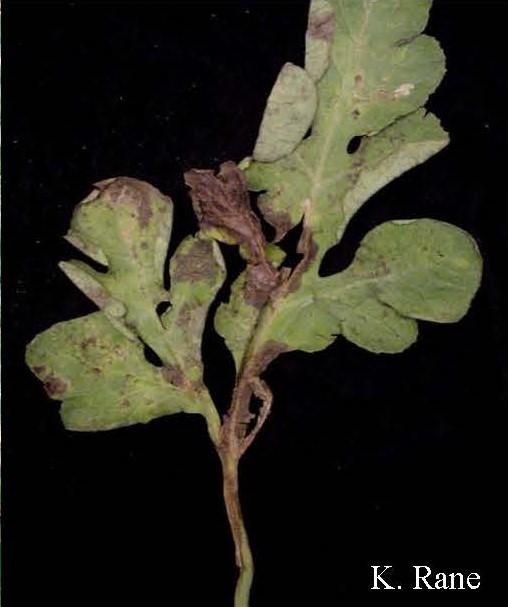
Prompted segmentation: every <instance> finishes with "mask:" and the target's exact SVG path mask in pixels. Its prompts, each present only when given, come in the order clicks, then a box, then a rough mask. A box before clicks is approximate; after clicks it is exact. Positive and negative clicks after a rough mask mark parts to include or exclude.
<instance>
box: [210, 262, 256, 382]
mask: <svg viewBox="0 0 508 607" xmlns="http://www.w3.org/2000/svg"><path fill="white" fill-rule="evenodd" d="M245 288H246V272H242V273H241V274H240V276H239V277H238V278H237V279H236V280H235V281H234V283H233V284H232V286H231V294H230V297H229V301H228V302H227V303H222V304H221V305H220V306H219V307H218V309H217V312H216V313H215V330H216V331H217V333H219V335H222V337H223V338H224V340H225V342H226V345H227V346H228V348H229V350H230V352H231V354H232V355H233V359H234V361H235V366H236V369H237V371H239V370H240V367H241V364H242V359H243V356H244V354H245V351H246V349H247V346H248V344H249V340H250V339H251V337H252V332H253V330H254V327H255V325H256V322H257V319H258V316H259V308H258V307H257V306H255V305H254V304H252V303H249V302H248V301H247V297H246V293H245Z"/></svg>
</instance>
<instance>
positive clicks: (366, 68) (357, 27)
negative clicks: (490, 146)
mask: <svg viewBox="0 0 508 607" xmlns="http://www.w3.org/2000/svg"><path fill="white" fill-rule="evenodd" d="M430 4H431V3H430V0H379V1H377V0H362V1H358V0H328V2H324V1H323V0H319V1H314V2H313V3H312V4H311V9H310V15H309V29H308V31H307V59H306V63H307V66H308V67H309V69H310V70H311V73H312V74H313V77H314V79H318V77H319V76H320V75H321V73H322V72H323V74H322V77H321V79H320V80H319V82H318V83H317V91H318V98H319V103H318V108H317V112H316V115H315V118H314V121H313V125H312V133H311V135H310V137H309V138H307V139H305V140H304V141H303V142H302V143H301V144H300V145H299V146H298V147H296V149H295V150H294V151H293V152H292V153H289V154H288V155H286V156H285V157H283V158H280V159H279V160H277V162H271V163H261V162H257V161H256V160H255V157H254V160H253V161H252V162H251V163H250V165H249V166H248V167H247V168H246V175H247V180H248V185H249V188H250V189H252V190H255V191H266V192H265V193H263V194H261V195H260V197H259V201H258V202H259V206H260V209H261V211H262V212H263V214H264V216H265V218H266V220H267V221H268V222H270V223H271V224H272V225H273V226H274V227H275V228H276V229H277V238H279V239H280V238H281V237H282V236H283V235H284V234H285V233H286V232H287V231H288V230H289V229H290V228H291V227H293V226H295V225H296V224H297V223H298V222H299V221H300V220H301V218H302V216H303V211H304V205H307V206H308V212H307V222H308V224H309V226H310V228H311V230H312V232H313V234H314V240H315V242H316V243H317V245H318V247H319V251H318V255H317V260H318V259H321V258H322V256H323V255H324V253H325V252H326V249H327V248H328V247H330V246H332V245H333V244H334V243H335V241H336V238H337V237H336V234H337V233H340V232H341V230H343V228H344V226H345V223H346V222H347V219H348V218H347V216H346V215H345V214H344V209H343V205H344V199H345V197H346V196H347V195H348V192H349V190H351V189H352V188H354V185H355V181H354V180H356V181H358V180H362V181H365V180H367V181H369V177H368V176H366V175H365V173H366V172H369V171H370V170H372V169H373V167H372V166H369V165H368V164H363V163H362V157H361V156H360V155H359V154H348V152H347V147H348V144H349V142H350V140H351V139H352V138H354V137H357V136H361V135H365V136H368V137H366V142H365V147H370V146H371V145H373V146H376V147H381V146H382V147H383V148H384V150H383V155H384V158H385V162H384V165H383V168H382V170H383V173H384V175H390V173H391V174H393V175H396V174H400V173H401V172H403V170H407V169H408V168H410V167H412V166H415V165H416V164H419V163H420V162H422V161H423V160H425V158H428V157H429V156H431V155H432V154H433V153H435V152H436V151H438V150H439V149H441V147H443V146H444V145H445V144H446V141H447V137H446V134H444V133H443V132H442V131H440V129H439V128H438V126H437V124H436V126H435V128H434V129H432V132H430V133H426V131H427V130H429V129H426V128H424V127H423V126H422V129H420V130H421V132H420V133H419V139H418V142H419V144H420V146H421V147H422V148H424V150H425V152H424V151H423V149H422V150H419V151H418V152H417V153H412V151H408V152H406V150H405V149H404V148H405V145H406V144H407V143H408V142H412V141H413V138H414V137H415V134H416V133H415V131H414V127H415V123H414V122H412V121H408V122H406V123H402V124H400V125H394V127H393V128H394V129H395V131H394V132H393V137H392V133H391V132H389V131H388V130H387V129H389V128H390V125H392V124H393V123H394V122H395V121H396V120H397V119H399V118H401V117H402V116H406V115H408V114H411V113H412V112H414V111H415V110H417V109H418V108H420V107H421V106H422V105H423V104H424V103H425V101H426V99H427V98H428V96H429V95H430V93H432V92H433V90H434V89H435V88H436V86H437V85H438V84H439V82H440V80H441V78H442V76H443V74H444V71H445V70H444V56H443V53H442V51H441V49H440V48H439V45H438V44H437V42H436V41H435V40H434V39H433V38H430V37H429V36H425V35H419V34H420V33H421V31H422V30H423V28H424V27H425V23H426V21H427V15H428V11H429V8H430ZM332 10H333V12H334V15H333V16H332V14H331V11H332ZM325 59H326V60H325ZM287 111H288V112H289V111H290V108H289V107H288V109H287ZM419 119H420V120H421V119H422V116H421V115H420V116H419ZM281 123H282V121H281ZM383 129H386V130H385V132H384V133H383V134H382V135H381V138H382V142H381V143H378V142H377V140H376V137H377V135H376V133H379V132H380V131H383ZM273 130H274V132H276V131H277V127H276V126H274V127H273ZM417 130H418V129H417ZM438 131H439V132H438ZM417 136H418V135H417ZM265 137H266V135H265ZM436 137H437V140H436ZM369 140H371V141H369ZM374 140H376V141H374ZM406 156H409V158H408V159H405V161H404V162H402V163H401V158H405V157H406ZM374 170H375V167H374ZM348 178H349V179H348ZM351 178H354V179H351ZM389 180H390V177H387V178H386V179H385V180H384V181H383V180H382V179H381V180H379V181H378V182H377V183H376V184H375V187H376V188H377V189H378V188H379V187H382V185H384V183H386V182H387V181H389ZM371 183H372V186H374V182H373V181H372V180H371ZM372 193H373V191H371V192H370V194H372ZM350 196H351V195H350ZM362 202H363V201H362Z"/></svg>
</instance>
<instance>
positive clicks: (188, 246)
mask: <svg viewBox="0 0 508 607" xmlns="http://www.w3.org/2000/svg"><path fill="white" fill-rule="evenodd" d="M169 271H170V277H171V290H170V293H169V297H170V300H171V307H170V308H169V309H168V310H167V311H166V312H165V313H164V315H163V316H162V323H163V325H164V327H165V328H166V330H167V332H168V338H170V339H171V344H172V349H173V351H174V353H175V357H176V359H177V362H178V364H179V366H180V368H181V369H184V370H185V375H186V377H187V378H189V380H190V381H192V382H195V381H201V380H202V376H203V364H202V361H201V339H202V336H203V330H204V326H205V321H206V316H207V314H208V308H209V307H210V304H211V302H212V301H213V300H214V298H215V295H216V294H217V291H218V290H219V288H220V286H221V285H222V283H223V281H224V278H225V275H226V269H225V266H224V260H223V258H222V255H221V252H220V249H219V246H218V245H217V243H215V242H214V241H212V240H209V239H204V238H200V237H195V236H188V237H187V238H185V239H184V240H183V241H182V242H181V243H180V245H179V246H178V248H177V250H176V251H175V253H174V255H173V257H172V258H171V262H170V269H169Z"/></svg>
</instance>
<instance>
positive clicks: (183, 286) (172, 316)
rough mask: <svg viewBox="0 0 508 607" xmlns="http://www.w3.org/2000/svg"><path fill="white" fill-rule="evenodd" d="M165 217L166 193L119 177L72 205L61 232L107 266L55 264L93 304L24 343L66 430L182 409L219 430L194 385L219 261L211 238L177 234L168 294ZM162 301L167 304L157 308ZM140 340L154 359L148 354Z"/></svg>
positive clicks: (220, 272)
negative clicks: (180, 237)
mask: <svg viewBox="0 0 508 607" xmlns="http://www.w3.org/2000/svg"><path fill="white" fill-rule="evenodd" d="M171 220H172V203H171V200H170V199H169V198H168V197H166V196H164V195H162V194H161V193H160V192H159V191H158V190H157V189H156V188H154V187H152V186H151V185H149V184H148V183H145V182H142V181H139V180H136V179H131V178H127V177H119V178H115V179H108V180H106V181H103V182H100V183H99V184H97V185H96V189H95V190H94V191H93V192H92V193H91V194H90V195H89V196H88V197H87V198H86V199H85V200H84V201H82V202H81V203H80V204H78V205H77V207H76V209H75V212H74V214H73V218H72V222H71V229H70V231H69V233H68V235H67V239H68V240H69V241H70V242H71V243H72V244H73V245H74V246H76V247H77V248H79V249H80V250H81V251H83V252H84V253H85V254H87V255H89V256H90V257H92V258H93V259H94V260H96V261H98V262H100V263H102V264H103V265H105V266H106V268H107V271H105V272H101V271H99V270H96V269H93V268H92V267H90V266H89V265H88V264H86V263H85V262H83V261H76V260H74V261H69V262H62V263H61V264H60V267H61V268H62V269H63V271H64V272H65V273H66V274H67V276H68V277H69V278H70V279H71V280H72V281H73V282H74V283H75V284H76V285H77V286H78V287H79V288H80V289H81V290H82V291H83V292H84V293H85V294H86V295H87V296H88V297H89V298H90V299H91V300H92V301H94V303H95V304H96V305H97V306H98V307H99V308H100V309H101V312H100V313H96V314H91V315H89V316H87V317H84V318H78V319H75V320H72V321H67V322H64V323H58V324H57V325H55V326H53V327H52V328H50V329H48V330H47V331H45V332H44V333H42V334H41V335H39V336H38V337H36V338H35V340H34V341H33V342H32V343H31V344H30V346H29V348H28V351H27V361H28V364H29V365H30V367H31V368H32V370H33V371H34V372H35V373H36V375H37V376H38V377H39V378H41V379H42V380H43V381H44V382H45V385H46V387H47V389H48V393H49V394H50V396H52V397H53V398H56V399H60V400H63V401H64V405H63V407H62V411H61V412H62V418H63V421H64V423H65V424H66V426H67V427H69V428H72V429H78V430H87V429H89V430H97V429H107V428H113V427H119V426H124V425H129V424H131V423H135V422H138V421H141V422H144V421H149V420H150V419H153V418H154V417H158V416H159V415H166V414H169V413H175V412H178V411H187V412H199V413H202V414H203V415H205V417H206V418H207V421H208V422H209V424H211V425H212V426H213V429H212V430H213V432H215V433H217V432H218V425H219V420H218V416H217V413H216V410H215V408H214V406H213V403H212V401H211V399H210V396H209V394H208V391H207V390H206V388H205V386H204V384H203V365H202V360H201V339H202V334H203V329H204V323H205V319H206V315H207V313H208V308H209V306H210V304H211V302H212V301H213V299H214V297H215V295H216V293H217V291H218V289H219V288H220V286H221V284H222V282H223V280H224V276H225V268H224V262H223V259H222V256H221V253H220V250H219V247H218V245H217V243H215V242H214V241H213V240H211V239H210V238H208V237H206V236H203V235H201V234H198V235H197V236H189V237H187V238H185V239H184V240H183V241H182V242H181V243H180V245H179V247H178V248H177V250H176V252H175V254H174V256H173V258H172V260H171V263H170V282H171V290H170V292H169V293H168V292H167V290H166V289H165V288H164V277H163V272H164V263H165V257H166V252H167V248H168V244H169V238H170V235H171ZM162 302H166V303H168V304H169V302H170V304H171V305H170V307H169V309H168V310H166V312H165V313H164V314H162V315H161V316H160V315H159V312H158V306H159V304H161V303H162ZM146 347H148V348H149V349H151V350H152V351H153V352H154V353H155V354H156V355H157V356H158V357H159V359H160V361H161V365H162V366H161V367H156V366H154V365H153V364H151V363H149V362H148V360H147V359H146V358H145V356H144V350H145V348H146Z"/></svg>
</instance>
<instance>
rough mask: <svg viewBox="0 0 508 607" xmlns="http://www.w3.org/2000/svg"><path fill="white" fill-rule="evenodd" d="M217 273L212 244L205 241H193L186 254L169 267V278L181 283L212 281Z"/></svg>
mask: <svg viewBox="0 0 508 607" xmlns="http://www.w3.org/2000/svg"><path fill="white" fill-rule="evenodd" d="M217 271H218V270H217V262H216V260H215V257H214V255H213V250H212V243H211V242H210V241H206V240H195V241H194V242H193V243H192V246H191V247H190V250H189V251H188V252H187V253H186V254H184V255H179V256H178V258H175V259H174V263H173V264H172V266H171V278H172V279H173V280H176V281H182V282H185V281H190V282H194V281H198V280H213V279H214V278H215V276H216V274H217Z"/></svg>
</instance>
